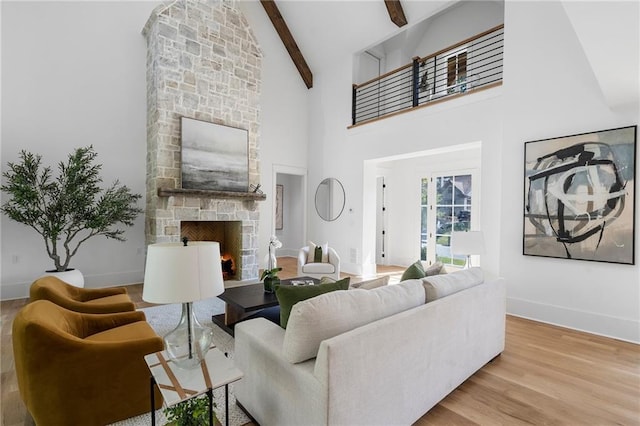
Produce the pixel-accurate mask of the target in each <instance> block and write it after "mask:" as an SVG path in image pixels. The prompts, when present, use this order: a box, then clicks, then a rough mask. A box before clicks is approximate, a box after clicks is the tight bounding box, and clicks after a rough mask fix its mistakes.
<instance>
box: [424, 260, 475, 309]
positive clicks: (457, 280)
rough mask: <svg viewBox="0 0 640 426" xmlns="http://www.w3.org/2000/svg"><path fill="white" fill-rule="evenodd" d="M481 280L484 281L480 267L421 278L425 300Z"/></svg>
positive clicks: (451, 292)
mask: <svg viewBox="0 0 640 426" xmlns="http://www.w3.org/2000/svg"><path fill="white" fill-rule="evenodd" d="M482 282H484V276H483V274H482V269H480V268H477V267H476V268H469V269H463V270H461V271H456V272H452V273H450V274H442V275H433V276H430V277H425V278H423V279H422V283H423V285H424V290H425V295H426V301H427V302H431V301H434V300H436V299H439V298H441V297H445V296H448V295H450V294H453V293H457V292H459V291H460V290H464V289H466V288H469V287H473V286H476V285H478V284H481V283H482Z"/></svg>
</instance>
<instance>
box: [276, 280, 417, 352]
mask: <svg viewBox="0 0 640 426" xmlns="http://www.w3.org/2000/svg"><path fill="white" fill-rule="evenodd" d="M324 285H328V284H324ZM424 301H425V295H424V287H423V285H422V280H408V281H405V282H402V283H399V284H396V285H391V286H384V287H379V288H376V289H373V290H366V291H365V290H361V289H354V290H351V291H336V292H332V293H327V294H323V295H320V296H318V297H314V298H312V299H308V300H305V301H303V302H300V303H297V304H296V305H295V306H294V307H293V309H292V310H291V315H290V316H289V322H288V324H287V329H286V331H285V334H284V342H283V345H282V351H283V354H284V356H285V358H286V359H287V360H288V361H289V362H291V363H298V362H303V361H306V360H308V359H311V358H314V357H315V356H316V355H317V353H318V348H319V347H320V343H321V342H322V341H323V340H326V339H329V338H331V337H334V336H337V335H339V334H342V333H345V332H347V331H349V330H353V329H355V328H358V327H360V326H362V325H365V324H368V323H370V322H372V321H376V320H379V319H382V318H385V317H388V316H390V315H394V314H396V313H398V312H402V311H406V310H407V309H411V308H415V307H416V306H420V305H422V304H424Z"/></svg>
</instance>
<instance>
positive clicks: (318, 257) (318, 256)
mask: <svg viewBox="0 0 640 426" xmlns="http://www.w3.org/2000/svg"><path fill="white" fill-rule="evenodd" d="M313 263H322V247H320V246H318V247H316V249H315V250H314V251H313Z"/></svg>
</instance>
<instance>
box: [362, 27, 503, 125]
mask: <svg viewBox="0 0 640 426" xmlns="http://www.w3.org/2000/svg"><path fill="white" fill-rule="evenodd" d="M503 50H504V25H499V26H497V27H494V28H491V29H489V30H487V31H485V32H483V33H480V34H478V35H476V36H474V37H471V38H468V39H466V40H463V41H461V42H459V43H456V44H454V45H453V46H449V47H447V48H445V49H442V50H440V51H438V52H436V53H433V54H431V55H428V56H425V57H423V58H420V57H416V58H413V62H412V63H410V64H407V65H404V66H402V67H400V68H397V69H395V70H393V71H390V72H388V73H386V74H383V75H381V76H380V77H376V78H374V79H372V80H369V81H367V82H365V83H362V84H354V85H353V93H352V112H351V116H352V117H351V118H352V124H353V125H356V124H360V123H364V122H367V121H371V120H375V119H378V118H380V117H385V116H388V115H391V114H397V113H400V112H404V111H406V110H410V109H412V108H416V107H419V106H424V105H426V104H429V103H432V102H437V101H443V100H448V99H451V98H453V97H459V96H461V95H465V94H467V93H471V92H475V91H478V90H481V89H487V88H490V87H494V86H497V85H500V84H501V83H502V57H503Z"/></svg>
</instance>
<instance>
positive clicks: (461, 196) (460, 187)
mask: <svg viewBox="0 0 640 426" xmlns="http://www.w3.org/2000/svg"><path fill="white" fill-rule="evenodd" d="M454 182H455V184H454V190H453V204H457V205H463V206H466V205H471V175H460V176H455V177H454Z"/></svg>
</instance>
